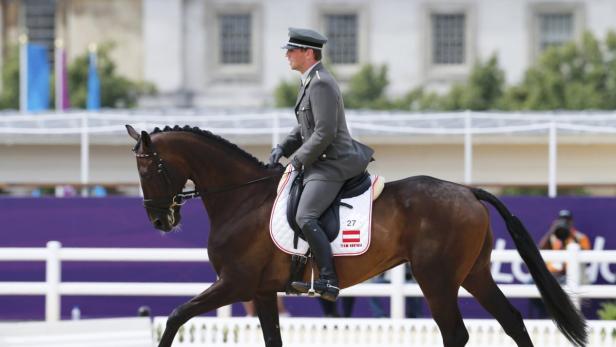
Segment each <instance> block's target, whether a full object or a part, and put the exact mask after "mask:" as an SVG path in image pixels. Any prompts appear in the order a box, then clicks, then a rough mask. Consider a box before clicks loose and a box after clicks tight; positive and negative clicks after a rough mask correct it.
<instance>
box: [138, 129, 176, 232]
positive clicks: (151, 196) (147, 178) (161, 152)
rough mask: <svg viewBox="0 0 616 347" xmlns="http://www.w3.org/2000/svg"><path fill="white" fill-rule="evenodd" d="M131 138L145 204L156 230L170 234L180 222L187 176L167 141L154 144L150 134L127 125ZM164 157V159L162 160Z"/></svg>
mask: <svg viewBox="0 0 616 347" xmlns="http://www.w3.org/2000/svg"><path fill="white" fill-rule="evenodd" d="M126 129H127V130H128V134H129V135H130V137H132V138H133V139H135V141H137V144H136V145H135V147H134V148H133V151H134V152H135V157H136V159H137V170H138V171H139V178H140V181H141V189H142V190H143V205H144V206H145V209H146V211H147V213H148V218H149V219H150V222H152V225H154V227H155V228H156V229H159V230H162V231H165V232H168V231H171V230H172V229H173V228H174V227H176V226H177V225H178V224H179V223H180V219H181V216H180V207H181V204H182V201H181V197H180V196H179V195H178V194H179V193H181V192H182V189H183V188H184V185H185V184H186V181H187V180H188V174H187V173H185V172H183V170H182V168H181V165H180V160H179V159H177V158H174V157H173V155H171V153H170V151H169V149H168V148H167V145H166V143H165V141H157V142H156V143H154V142H153V141H152V138H151V137H150V135H149V134H148V133H147V132H145V131H142V132H141V134H139V133H137V131H135V129H134V128H133V127H131V126H130V125H126ZM163 156H164V158H163Z"/></svg>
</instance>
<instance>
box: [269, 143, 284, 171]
mask: <svg viewBox="0 0 616 347" xmlns="http://www.w3.org/2000/svg"><path fill="white" fill-rule="evenodd" d="M283 155H284V154H283V153H282V148H280V146H276V147H274V148H272V153H271V154H270V157H269V165H270V166H274V165H276V164H278V162H279V161H280V158H282V156H283Z"/></svg>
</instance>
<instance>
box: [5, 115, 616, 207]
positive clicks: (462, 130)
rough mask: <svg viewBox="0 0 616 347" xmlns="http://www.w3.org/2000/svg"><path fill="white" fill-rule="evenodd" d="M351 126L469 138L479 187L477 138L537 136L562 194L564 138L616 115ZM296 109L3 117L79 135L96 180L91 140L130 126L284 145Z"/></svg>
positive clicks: (84, 178)
mask: <svg viewBox="0 0 616 347" xmlns="http://www.w3.org/2000/svg"><path fill="white" fill-rule="evenodd" d="M348 118H349V127H350V130H351V131H352V132H353V133H354V134H358V135H360V136H363V135H387V134H390V135H391V134H394V135H395V134H414V135H460V136H464V183H465V184H472V183H473V171H472V168H473V137H474V136H476V135H485V134H524V135H528V134H535V135H540V136H547V139H548V141H547V142H548V153H549V156H548V172H547V176H548V177H547V178H548V179H547V181H548V195H549V196H550V197H555V196H556V195H557V165H556V164H557V157H558V151H557V146H558V135H559V134H572V133H573V134H608V135H609V134H615V133H616V113H614V112H577V113H566V112H560V113H554V112H543V113H541V112H539V113H537V112H523V113H519V112H512V113H503V112H500V113H497V112H470V111H467V112H449V113H402V112H377V111H363V112H362V111H349V112H348ZM294 121H295V120H294V119H293V117H292V112H291V111H290V110H266V111H263V112H255V113H251V114H248V113H238V112H237V111H235V112H213V111H209V112H208V111H203V110H162V111H161V110H159V111H156V110H133V111H131V110H120V111H103V112H65V113H41V114H31V115H24V114H19V113H15V114H12V113H4V114H0V135H3V134H6V135H28V136H33V135H43V136H50V135H52V136H53V135H75V136H77V135H79V136H80V143H81V154H80V160H81V167H80V173H81V175H80V177H81V183H82V184H88V183H89V177H90V170H89V167H90V164H89V162H90V154H89V153H90V149H89V148H90V136H91V135H113V134H120V133H123V132H125V128H124V124H132V125H134V126H136V127H138V128H140V129H145V130H150V129H152V128H153V127H155V126H165V125H174V124H180V125H181V124H189V125H191V126H199V127H202V128H204V129H208V130H210V131H212V132H214V133H216V134H219V135H222V136H228V135H240V136H242V135H243V136H257V135H265V136H271V142H272V145H276V144H278V142H279V140H280V139H281V137H282V136H284V134H286V133H287V132H288V131H289V130H290V129H291V128H292V126H293V125H294Z"/></svg>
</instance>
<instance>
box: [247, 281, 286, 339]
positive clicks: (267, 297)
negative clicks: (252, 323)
mask: <svg viewBox="0 0 616 347" xmlns="http://www.w3.org/2000/svg"><path fill="white" fill-rule="evenodd" d="M254 301H255V305H256V307H257V314H258V315H259V322H260V323H261V330H262V331H263V339H264V340H265V347H282V338H281V337H280V324H279V322H278V305H277V302H276V293H275V292H273V293H267V294H258V295H257V296H256V297H255V298H254Z"/></svg>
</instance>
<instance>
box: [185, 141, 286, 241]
mask: <svg viewBox="0 0 616 347" xmlns="http://www.w3.org/2000/svg"><path fill="white" fill-rule="evenodd" d="M197 153H199V154H197ZM194 157H196V158H199V160H196V161H194V160H193V162H196V164H195V165H194V167H193V168H192V171H193V175H194V177H193V181H194V183H195V185H196V186H197V188H198V189H199V190H201V191H202V192H205V193H204V194H203V197H202V200H203V203H204V205H205V208H206V210H207V211H208V215H209V218H210V223H211V226H212V229H215V228H220V227H222V226H224V225H226V224H229V223H233V221H234V220H237V218H238V217H243V216H246V215H247V214H251V213H253V212H254V211H255V210H257V209H258V208H259V207H260V205H262V204H263V203H264V202H265V201H267V200H270V198H271V197H272V196H274V195H275V190H276V183H277V181H276V179H271V180H269V179H268V180H264V181H262V182H261V181H259V182H254V183H249V182H251V181H254V180H259V179H261V178H265V177H268V176H270V175H272V174H275V173H274V172H272V171H271V170H267V169H264V168H263V167H260V166H258V165H256V164H255V163H253V162H251V161H249V160H247V159H245V158H243V157H241V156H238V157H232V156H229V155H228V153H225V150H224V149H216V148H214V149H213V148H202V149H196V152H194V153H193V158H194ZM272 201H273V200H272Z"/></svg>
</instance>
